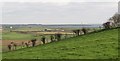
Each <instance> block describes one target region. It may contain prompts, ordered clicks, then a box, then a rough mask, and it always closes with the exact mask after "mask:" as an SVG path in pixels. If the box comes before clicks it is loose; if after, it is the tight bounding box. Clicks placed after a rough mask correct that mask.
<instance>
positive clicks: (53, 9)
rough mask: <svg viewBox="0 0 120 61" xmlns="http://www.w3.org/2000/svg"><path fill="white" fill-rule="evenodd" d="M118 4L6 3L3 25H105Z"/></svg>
mask: <svg viewBox="0 0 120 61" xmlns="http://www.w3.org/2000/svg"><path fill="white" fill-rule="evenodd" d="M117 10H118V7H117V3H96V2H92V3H87V2H86V3H81V2H71V3H69V4H67V5H56V4H52V3H5V5H4V6H3V12H2V13H3V23H46V24H50V23H81V22H84V23H103V22H105V21H107V19H108V18H109V17H111V16H112V15H113V14H114V13H115V12H117Z"/></svg>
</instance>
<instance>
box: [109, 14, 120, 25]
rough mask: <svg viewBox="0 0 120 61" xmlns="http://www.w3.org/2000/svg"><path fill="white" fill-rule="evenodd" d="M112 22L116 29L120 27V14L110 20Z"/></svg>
mask: <svg viewBox="0 0 120 61" xmlns="http://www.w3.org/2000/svg"><path fill="white" fill-rule="evenodd" d="M109 21H110V22H113V25H114V27H120V14H118V13H116V14H115V15H113V16H112V17H111V18H110V19H109Z"/></svg>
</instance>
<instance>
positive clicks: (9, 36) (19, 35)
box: [2, 32, 33, 40]
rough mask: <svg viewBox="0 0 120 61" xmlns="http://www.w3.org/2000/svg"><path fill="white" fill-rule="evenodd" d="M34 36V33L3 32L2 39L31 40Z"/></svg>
mask: <svg viewBox="0 0 120 61" xmlns="http://www.w3.org/2000/svg"><path fill="white" fill-rule="evenodd" d="M32 38H33V35H32V34H22V33H16V32H3V33H2V39H3V40H30V39H32Z"/></svg>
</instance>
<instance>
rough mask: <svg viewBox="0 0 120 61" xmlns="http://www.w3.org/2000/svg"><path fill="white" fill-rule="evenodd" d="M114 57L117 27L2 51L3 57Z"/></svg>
mask: <svg viewBox="0 0 120 61" xmlns="http://www.w3.org/2000/svg"><path fill="white" fill-rule="evenodd" d="M112 58H113V59H115V58H118V29H112V30H105V31H102V32H97V33H91V34H87V35H83V36H78V37H72V38H68V39H64V40H61V41H58V42H53V43H49V44H45V45H40V46H36V47H31V48H25V49H20V50H16V51H11V52H6V53H3V59H112Z"/></svg>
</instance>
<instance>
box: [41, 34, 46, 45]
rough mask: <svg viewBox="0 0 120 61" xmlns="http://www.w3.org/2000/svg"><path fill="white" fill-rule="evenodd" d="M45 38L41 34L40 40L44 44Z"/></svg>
mask: <svg viewBox="0 0 120 61" xmlns="http://www.w3.org/2000/svg"><path fill="white" fill-rule="evenodd" d="M45 39H46V38H45V36H42V38H41V41H42V42H43V44H45Z"/></svg>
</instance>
